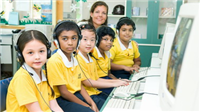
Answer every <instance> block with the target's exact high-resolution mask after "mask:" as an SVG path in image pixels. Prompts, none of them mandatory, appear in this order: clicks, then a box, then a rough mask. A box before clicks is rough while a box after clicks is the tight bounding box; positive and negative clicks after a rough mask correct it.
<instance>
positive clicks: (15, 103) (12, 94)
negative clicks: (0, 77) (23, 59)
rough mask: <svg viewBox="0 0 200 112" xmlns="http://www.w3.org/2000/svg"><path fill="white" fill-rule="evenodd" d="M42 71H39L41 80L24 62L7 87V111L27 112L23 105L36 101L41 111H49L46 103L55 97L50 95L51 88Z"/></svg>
mask: <svg viewBox="0 0 200 112" xmlns="http://www.w3.org/2000/svg"><path fill="white" fill-rule="evenodd" d="M43 72H44V71H41V74H42V80H40V78H39V76H38V75H37V74H36V72H35V71H34V70H33V69H32V68H31V67H30V66H28V65H27V64H26V63H24V65H22V67H20V69H19V70H18V71H17V72H16V73H15V75H14V77H13V79H12V80H11V82H10V84H9V87H8V93H7V99H6V111H7V112H28V109H27V108H26V106H25V105H26V104H29V103H33V102H38V103H39V105H40V108H41V110H42V111H45V112H51V110H50V108H49V107H48V106H47V105H49V101H51V100H53V99H55V97H52V96H51V94H52V93H51V89H50V87H49V86H48V84H47V79H46V76H45V75H44V73H43ZM40 93H41V94H42V97H41V95H40ZM43 98H44V99H43ZM44 100H45V101H44ZM45 102H46V103H47V104H46V103H45Z"/></svg>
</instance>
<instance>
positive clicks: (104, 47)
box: [98, 35, 113, 51]
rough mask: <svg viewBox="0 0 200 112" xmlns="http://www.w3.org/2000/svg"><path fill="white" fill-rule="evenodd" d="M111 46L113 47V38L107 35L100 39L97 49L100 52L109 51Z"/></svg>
mask: <svg viewBox="0 0 200 112" xmlns="http://www.w3.org/2000/svg"><path fill="white" fill-rule="evenodd" d="M112 45H113V38H112V37H111V36H109V35H105V36H103V37H102V39H101V41H100V44H99V46H98V48H99V50H101V51H109V50H110V48H111V47H112Z"/></svg>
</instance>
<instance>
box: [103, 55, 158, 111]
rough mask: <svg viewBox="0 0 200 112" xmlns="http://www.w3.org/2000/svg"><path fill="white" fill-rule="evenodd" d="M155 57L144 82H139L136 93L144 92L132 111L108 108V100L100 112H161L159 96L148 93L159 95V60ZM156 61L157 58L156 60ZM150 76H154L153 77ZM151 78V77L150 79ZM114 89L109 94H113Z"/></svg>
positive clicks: (153, 56)
mask: <svg viewBox="0 0 200 112" xmlns="http://www.w3.org/2000/svg"><path fill="white" fill-rule="evenodd" d="M156 58H157V55H156V54H152V60H151V63H152V66H151V67H149V69H148V71H147V75H146V76H149V77H146V78H145V80H143V81H141V83H140V88H139V91H138V93H141V92H146V93H145V94H144V95H143V96H142V99H141V100H136V101H135V105H134V109H120V108H109V107H106V104H107V103H108V101H109V99H110V98H108V99H107V100H106V102H105V103H104V105H103V107H102V109H101V110H100V111H101V112H113V111H115V112H133V111H161V108H160V100H159V95H153V94H148V93H154V94H159V86H160V77H159V76H160V74H161V67H160V66H157V65H158V63H159V62H161V60H156ZM157 59H158V58H157ZM152 75H156V76H155V77H154V76H152ZM150 76H151V77H150ZM114 91H115V89H113V91H112V92H111V94H113V93H114Z"/></svg>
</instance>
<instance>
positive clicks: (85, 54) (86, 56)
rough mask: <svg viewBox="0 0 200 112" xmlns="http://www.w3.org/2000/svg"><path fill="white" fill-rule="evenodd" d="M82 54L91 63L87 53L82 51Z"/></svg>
mask: <svg viewBox="0 0 200 112" xmlns="http://www.w3.org/2000/svg"><path fill="white" fill-rule="evenodd" d="M80 52H81V53H82V55H83V56H84V57H85V58H86V59H87V60H88V61H89V57H88V53H85V52H82V51H80Z"/></svg>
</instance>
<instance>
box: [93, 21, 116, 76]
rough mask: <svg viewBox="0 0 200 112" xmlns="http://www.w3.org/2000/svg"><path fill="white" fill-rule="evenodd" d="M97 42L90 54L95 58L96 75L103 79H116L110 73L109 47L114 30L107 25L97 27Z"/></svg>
mask: <svg viewBox="0 0 200 112" xmlns="http://www.w3.org/2000/svg"><path fill="white" fill-rule="evenodd" d="M97 36H98V38H97V44H96V47H95V48H94V49H93V52H92V55H93V56H94V58H95V59H96V62H97V63H96V64H97V65H96V66H97V72H98V76H99V77H100V78H104V79H111V78H112V79H117V78H116V77H115V76H114V75H112V74H111V73H110V56H111V54H110V52H109V50H110V48H111V47H112V45H113V41H114V39H115V32H114V31H113V29H112V28H110V27H108V26H105V25H103V26H100V27H99V28H98V29H97Z"/></svg>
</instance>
